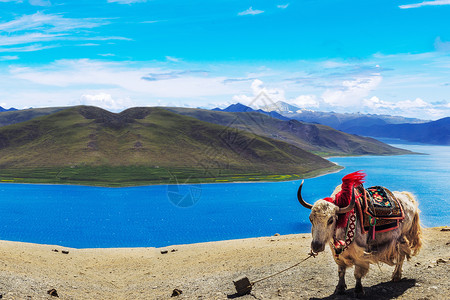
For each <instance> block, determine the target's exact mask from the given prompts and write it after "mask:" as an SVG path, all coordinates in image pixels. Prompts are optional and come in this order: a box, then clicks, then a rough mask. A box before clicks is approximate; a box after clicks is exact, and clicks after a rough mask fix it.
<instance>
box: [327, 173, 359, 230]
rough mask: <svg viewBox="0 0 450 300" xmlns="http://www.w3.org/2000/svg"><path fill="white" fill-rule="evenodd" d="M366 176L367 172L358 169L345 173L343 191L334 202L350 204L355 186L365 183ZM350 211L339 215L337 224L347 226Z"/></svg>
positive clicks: (341, 204)
mask: <svg viewBox="0 0 450 300" xmlns="http://www.w3.org/2000/svg"><path fill="white" fill-rule="evenodd" d="M365 177H366V174H365V173H363V172H362V171H356V172H353V173H350V174H347V175H345V176H344V177H343V178H342V185H341V191H340V192H339V193H337V195H336V197H335V199H334V204H336V205H337V206H339V207H345V206H347V205H349V204H350V201H351V197H352V189H353V187H357V186H358V185H360V184H363V182H364V178H365ZM352 211H353V210H352ZM352 211H350V212H352ZM350 212H348V213H346V214H345V215H340V216H339V218H338V221H337V224H336V226H337V227H345V225H346V224H347V219H348V214H349V213H350Z"/></svg>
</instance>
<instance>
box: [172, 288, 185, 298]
mask: <svg viewBox="0 0 450 300" xmlns="http://www.w3.org/2000/svg"><path fill="white" fill-rule="evenodd" d="M181 294H183V291H182V290H179V289H174V290H173V292H172V296H171V297H176V296H180V295H181Z"/></svg>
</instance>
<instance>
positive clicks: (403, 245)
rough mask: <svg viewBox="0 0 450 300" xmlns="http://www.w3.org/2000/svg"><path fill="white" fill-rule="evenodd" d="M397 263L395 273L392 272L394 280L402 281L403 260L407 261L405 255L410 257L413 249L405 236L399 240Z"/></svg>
mask: <svg viewBox="0 0 450 300" xmlns="http://www.w3.org/2000/svg"><path fill="white" fill-rule="evenodd" d="M397 249H398V250H397V251H398V254H397V264H396V265H395V269H394V273H392V281H394V282H396V281H400V280H401V279H402V267H403V262H404V261H405V257H408V259H409V257H410V254H411V249H410V248H409V246H408V243H407V242H406V241H405V239H404V238H402V239H400V240H399V243H398V244H397Z"/></svg>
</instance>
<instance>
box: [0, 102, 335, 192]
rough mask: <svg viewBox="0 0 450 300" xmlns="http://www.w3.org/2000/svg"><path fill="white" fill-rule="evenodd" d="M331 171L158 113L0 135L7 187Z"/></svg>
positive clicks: (80, 116)
mask: <svg viewBox="0 0 450 300" xmlns="http://www.w3.org/2000/svg"><path fill="white" fill-rule="evenodd" d="M335 168H336V166H335V165H334V164H332V163H331V162H329V161H327V160H324V159H322V158H321V157H319V156H316V155H314V154H312V153H309V152H307V151H304V150H302V149H300V148H298V147H295V146H293V145H291V144H288V143H285V142H281V141H279V140H275V139H270V138H266V137H261V136H258V135H255V134H252V133H250V132H247V131H242V130H237V129H235V128H227V127H224V126H221V125H216V124H211V123H207V122H203V121H200V120H197V119H195V118H191V117H188V116H182V115H179V114H176V113H173V112H170V111H167V110H164V109H161V108H132V109H128V110H126V111H124V112H122V113H120V114H114V113H110V112H108V111H105V110H102V109H100V108H96V107H87V106H79V107H73V108H69V109H65V110H62V111H59V112H57V113H54V114H51V115H48V116H43V117H38V118H35V119H33V120H30V121H27V122H22V123H18V124H14V125H9V126H5V127H1V128H0V178H1V179H0V180H3V181H7V182H8V181H13V182H49V183H84V184H98V185H110V186H115V185H135V184H144V183H162V182H164V183H168V181H174V180H178V181H181V182H185V181H187V182H216V181H242V180H283V179H288V178H298V177H304V176H306V175H308V174H312V173H314V172H324V171H325V170H329V169H335ZM294 174H295V175H294ZM175 178H176V179H175Z"/></svg>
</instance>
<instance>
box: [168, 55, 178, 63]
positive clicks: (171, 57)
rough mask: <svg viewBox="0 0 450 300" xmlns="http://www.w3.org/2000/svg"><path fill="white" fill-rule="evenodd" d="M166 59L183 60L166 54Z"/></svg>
mask: <svg viewBox="0 0 450 300" xmlns="http://www.w3.org/2000/svg"><path fill="white" fill-rule="evenodd" d="M166 59H167V60H168V61H171V62H180V61H181V59H179V58H176V57H173V56H166Z"/></svg>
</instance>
